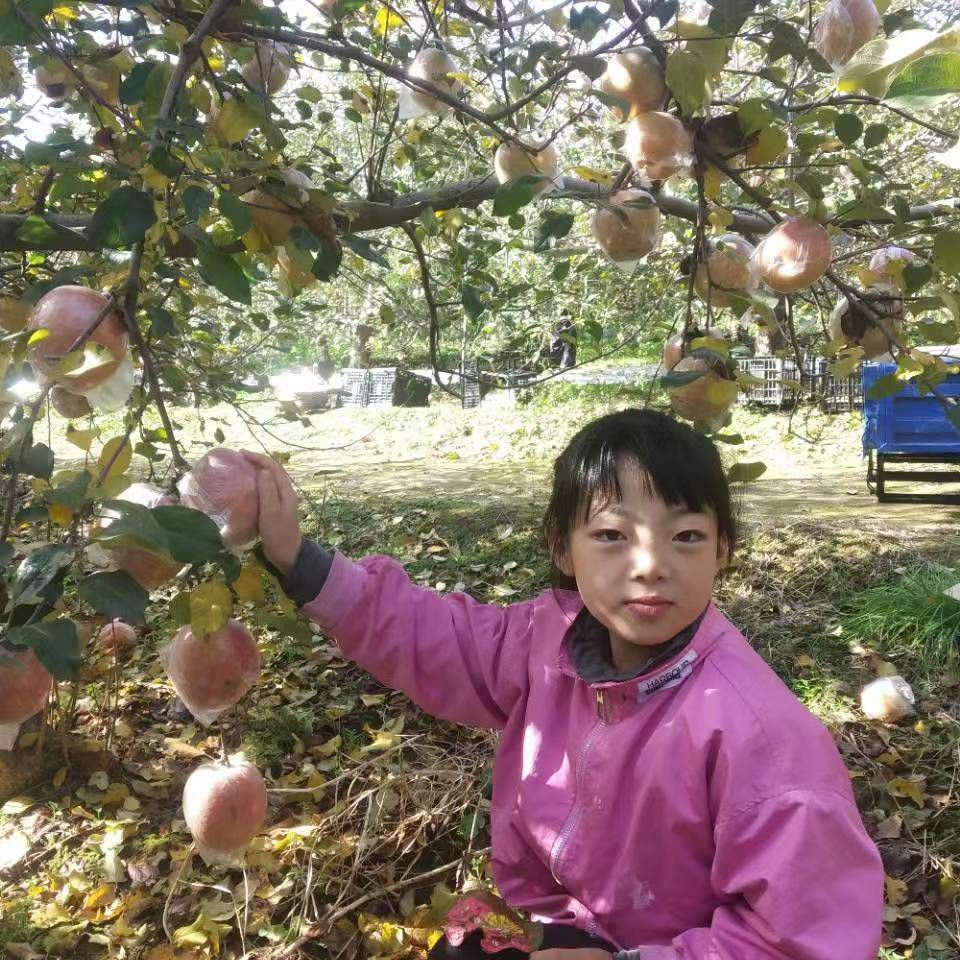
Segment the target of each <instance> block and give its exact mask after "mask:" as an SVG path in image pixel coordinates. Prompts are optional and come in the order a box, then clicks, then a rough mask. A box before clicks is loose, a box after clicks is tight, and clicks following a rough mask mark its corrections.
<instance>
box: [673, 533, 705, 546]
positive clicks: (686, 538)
mask: <svg viewBox="0 0 960 960" xmlns="http://www.w3.org/2000/svg"><path fill="white" fill-rule="evenodd" d="M677 539H678V540H679V541H680V542H681V543H700V542H701V541H703V540H706V539H707V538H706V536H705V535H704V534H703V532H702V531H700V530H681V531H680V533H678V534H677Z"/></svg>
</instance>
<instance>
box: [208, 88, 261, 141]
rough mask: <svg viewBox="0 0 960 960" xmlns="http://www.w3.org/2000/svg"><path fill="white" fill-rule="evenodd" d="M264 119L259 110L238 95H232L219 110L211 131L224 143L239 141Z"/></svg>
mask: <svg viewBox="0 0 960 960" xmlns="http://www.w3.org/2000/svg"><path fill="white" fill-rule="evenodd" d="M262 120H263V117H262V115H261V113H260V111H259V110H257V109H255V108H254V107H253V106H251V105H250V104H249V103H247V102H246V101H244V100H241V99H239V98H238V97H231V98H230V99H229V100H227V101H226V102H225V103H224V104H223V106H222V107H221V108H220V110H219V111H218V112H217V115H216V117H215V118H214V120H213V123H212V125H211V132H212V133H213V134H214V136H215V137H217V139H219V140H220V141H221V142H222V143H239V142H240V141H241V140H244V139H246V136H247V134H248V133H250V131H251V130H253V129H254V128H255V127H258V126H259V125H260V123H261V121H262Z"/></svg>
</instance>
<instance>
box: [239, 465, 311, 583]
mask: <svg viewBox="0 0 960 960" xmlns="http://www.w3.org/2000/svg"><path fill="white" fill-rule="evenodd" d="M240 452H241V453H242V454H243V455H244V456H245V457H246V458H247V460H249V461H250V463H251V464H253V466H254V467H256V470H257V482H258V486H259V490H260V521H259V526H260V539H261V540H262V541H263V552H264V554H266V557H267V559H268V560H269V561H270V562H271V563H272V564H273V565H274V566H275V567H276V568H277V569H278V570H279V571H280V572H281V573H282V574H283V575H284V576H286V575H287V574H289V573H290V571H291V570H292V569H293V564H294V561H295V560H296V559H297V554H298V553H299V552H300V542H301V540H302V537H301V536H300V523H299V521H298V519H297V494H296V491H295V490H294V489H293V484H292V483H291V482H290V477H288V476H287V471H286V470H284V469H283V467H281V466H280V464H279V463H277V461H276V460H272V459H271V458H270V457H265V456H263V454H260V453H251V452H250V451H249V450H241V451H240Z"/></svg>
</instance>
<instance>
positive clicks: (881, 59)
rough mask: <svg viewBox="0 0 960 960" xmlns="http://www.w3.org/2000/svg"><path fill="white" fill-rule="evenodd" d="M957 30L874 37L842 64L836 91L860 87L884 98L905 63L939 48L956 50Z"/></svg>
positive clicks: (846, 90) (906, 66)
mask: <svg viewBox="0 0 960 960" xmlns="http://www.w3.org/2000/svg"><path fill="white" fill-rule="evenodd" d="M958 37H960V31H958V30H957V29H953V30H945V31H944V32H942V33H938V32H937V31H935V30H904V31H903V32H902V33H898V34H896V35H895V36H893V37H887V38H886V39H877V40H873V41H872V42H870V43H868V44H866V46H864V47H863V48H861V49H860V50H859V51H858V52H857V53H856V54H855V55H854V56H853V57H852V58H851V59H850V61H849V62H848V63H847V64H846V65H845V66H844V68H843V70H842V72H841V74H840V77H839V79H838V80H837V90H838V91H839V92H840V93H853V92H854V91H856V90H863V91H864V92H865V93H868V94H871V95H872V96H875V97H884V96H885V95H886V93H887V91H888V89H889V88H890V86H891V84H892V83H893V82H894V80H895V79H896V78H897V77H898V76H899V75H902V74H903V73H904V72H905V71H906V70H907V68H908V66H909V65H910V64H911V63H912V62H913V61H915V60H918V59H920V58H921V57H924V56H925V55H929V54H933V53H938V52H940V51H946V52H955V51H956V46H957V38H958Z"/></svg>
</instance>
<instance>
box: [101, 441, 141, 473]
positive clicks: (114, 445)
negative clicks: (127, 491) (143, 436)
mask: <svg viewBox="0 0 960 960" xmlns="http://www.w3.org/2000/svg"><path fill="white" fill-rule="evenodd" d="M132 459H133V449H132V448H131V446H130V442H129V440H127V438H126V437H114V438H113V439H112V440H108V441H107V442H106V443H105V444H104V445H103V450H102V451H101V453H100V459H99V460H98V461H97V475H98V476H99V475H101V474H104V471H105V470H106V473H105V474H104V477H103V478H104V480H110V479H112V478H113V477H118V476H120V474H121V473H126V470H127V467H129V466H130V461H131V460H132ZM111 461H112V463H111ZM107 464H110V469H109V470H107V469H106V468H107Z"/></svg>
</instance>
